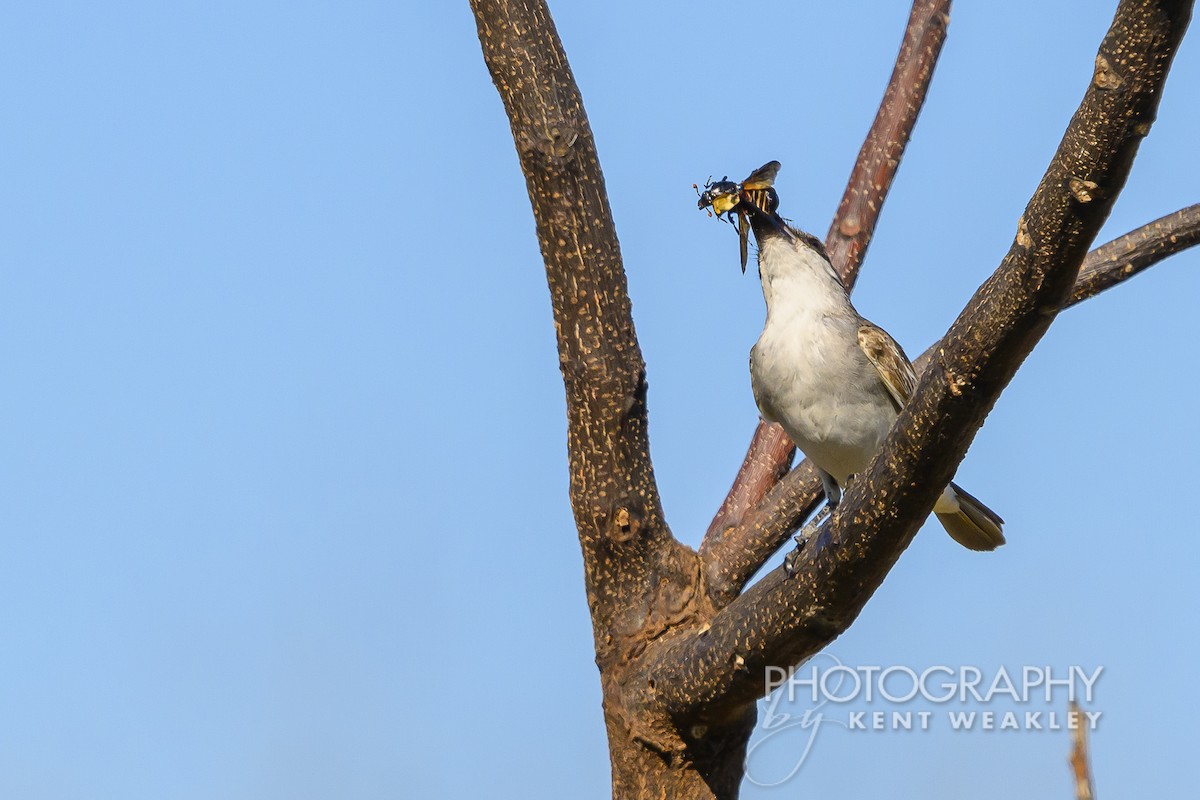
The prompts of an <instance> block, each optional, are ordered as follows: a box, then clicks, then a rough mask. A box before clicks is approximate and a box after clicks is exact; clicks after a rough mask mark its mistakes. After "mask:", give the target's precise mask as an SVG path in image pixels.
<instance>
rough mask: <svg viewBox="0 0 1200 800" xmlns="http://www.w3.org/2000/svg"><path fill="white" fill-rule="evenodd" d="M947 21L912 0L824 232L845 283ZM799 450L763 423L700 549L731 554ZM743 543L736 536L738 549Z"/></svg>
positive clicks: (929, 2) (942, 2)
mask: <svg viewBox="0 0 1200 800" xmlns="http://www.w3.org/2000/svg"><path fill="white" fill-rule="evenodd" d="M949 21H950V0H914V2H913V5H912V11H911V12H910V14H909V17H908V26H907V27H906V28H905V31H904V40H903V41H902V42H901V43H900V52H899V53H898V54H897V55H896V66H895V67H894V68H893V70H892V77H891V79H890V80H889V81H888V85H887V89H886V90H885V91H884V94H883V100H882V101H880V103H879V110H878V111H877V112H876V114H875V121H874V122H872V123H871V129H870V130H869V131H868V132H867V138H866V139H865V140H864V141H863V145H862V148H861V149H860V150H859V153H858V158H857V160H855V162H854V169H853V170H852V171H851V173H850V180H849V181H848V182H847V184H846V191H845V193H844V194H843V195H842V201H841V203H839V204H838V209H837V213H836V214H835V215H834V218H833V224H832V225H830V227H829V233H828V234H827V235H826V237H825V247H826V249H827V250H828V251H829V258H830V260H831V261H832V262H833V266H834V268H836V269H837V270H838V273H839V274H840V275H841V276H842V282H843V283H844V284H845V285H846V288H847V289H849V288H851V287H853V286H854V282H855V281H856V280H857V279H858V272H859V268H860V267H861V266H862V261H863V257H864V256H865V255H866V252H867V246H868V245H869V244H870V243H871V237H872V235H873V234H874V233H875V223H876V222H877V221H878V219H879V212H880V210H882V208H883V202H884V200H885V199H887V194H888V191H889V190H890V189H891V186H892V179H893V178H894V177H895V176H896V169H897V168H898V167H899V166H900V158H901V156H903V155H904V148H905V147H906V146H907V145H908V140H909V137H910V135H911V134H912V130H913V126H914V125H916V122H917V115H918V114H919V113H920V111H921V106H922V105H924V103H925V95H926V93H927V91H928V89H929V81H930V78H931V77H932V76H933V68H934V66H935V65H936V64H937V59H938V55H939V54H940V53H941V51H942V43H943V42H944V41H945V38H946V25H947V24H948V23H949ZM795 452H796V448H795V447H794V446H793V444H792V442H791V440H790V439H788V436H787V434H786V433H784V432H783V428H781V427H780V426H779V425H777V424H775V423H768V422H762V421H760V422H759V423H758V427H757V428H756V429H755V431H754V436H753V438H752V439H751V441H750V447H749V449H748V450H747V452H746V456H745V458H743V459H742V466H741V467H740V468H739V469H738V474H737V477H735V478H734V481H733V486H731V487H730V489H729V492H728V494H727V495H726V497H725V500H724V501H723V502H722V503H721V507H720V509H718V511H717V513H716V516H715V517H713V520H712V522H711V523H710V524H709V526H708V531H707V532H706V533H705V536H704V542H703V544H702V545H701V556H702V557H703V558H704V559H705V562H706V563H721V562H722V561H725V560H728V559H729V558H730V557H731V554H730V552H729V550H730V548H729V547H726V543H725V542H724V541H723V536H724V534H725V533H726V532H728V531H729V530H730V529H731V528H732V527H733V526H736V525H738V524H739V523H741V522H742V520H743V518H744V517H745V515H746V513H747V512H748V511H749V510H750V509H752V508H754V507H755V506H757V505H758V504H759V503H760V502H761V501H762V499H763V497H764V496H765V495H766V494H767V492H769V491H770V490H771V488H772V487H773V486H775V484H776V483H778V482H779V479H780V477H782V476H783V475H784V474H786V472H787V468H788V465H790V464H791V462H792V457H793V456H794V454H795ZM737 548H738V545H737V544H736V543H733V544H732V550H733V551H736V550H737Z"/></svg>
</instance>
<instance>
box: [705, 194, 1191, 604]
mask: <svg viewBox="0 0 1200 800" xmlns="http://www.w3.org/2000/svg"><path fill="white" fill-rule="evenodd" d="M1197 244H1200V204H1197V205H1192V206H1188V207H1187V208H1182V209H1180V210H1179V211H1176V212H1174V213H1172V214H1168V215H1167V216H1165V217H1160V218H1159V219H1156V220H1154V221H1153V222H1149V223H1146V224H1145V225H1143V226H1141V227H1140V228H1136V229H1134V230H1132V231H1130V232H1129V233H1126V234H1124V235H1122V236H1119V237H1117V238H1116V239H1113V240H1112V241H1110V242H1107V243H1106V244H1103V245H1101V246H1100V247H1097V248H1096V249H1095V250H1092V251H1091V252H1090V253H1088V254H1087V258H1085V259H1084V261H1083V266H1082V267H1080V269H1079V275H1078V277H1077V278H1076V279H1075V286H1074V287H1073V288H1072V290H1071V297H1070V299H1069V300H1068V302H1067V304H1066V305H1065V306H1063V308H1070V307H1071V306H1074V305H1077V304H1079V303H1082V302H1083V301H1084V300H1087V299H1090V298H1092V297H1095V296H1096V295H1098V294H1100V293H1101V292H1104V291H1107V290H1108V289H1111V288H1113V287H1114V286H1118V285H1120V284H1121V283H1124V282H1125V281H1127V280H1129V279H1130V278H1132V277H1133V276H1135V275H1139V274H1141V273H1142V272H1144V271H1145V270H1147V269H1149V268H1150V267H1152V266H1154V265H1155V264H1158V263H1160V262H1162V261H1165V260H1166V259H1168V258H1170V257H1171V256H1173V255H1175V254H1176V253H1180V252H1183V251H1184V250H1187V249H1188V248H1190V247H1193V246H1195V245H1197ZM941 345H942V343H941V342H938V343H936V344H933V345H930V347H929V349H927V350H926V351H925V352H924V353H922V354H921V356H920V357H919V358H917V360H916V361H914V362H913V366H914V367H915V368H916V370H917V375H918V376H920V375H922V374H924V371H925V367H926V366H927V365H928V363H929V360H930V359H931V358H932V357H933V354H934V353H935V352H937V350H938V348H939V347H941ZM822 500H824V492H823V491H822V489H821V480H820V478H819V477H818V476H817V472H816V470H815V469H814V468H813V466H812V465H811V464H810V463H809V462H808V461H801V462H800V464H799V465H797V467H796V468H795V469H793V470H792V471H791V472H789V473H788V474H787V475H786V476H784V477H783V479H782V480H780V481H779V483H778V484H776V485H775V486H774V487H772V488H771V490H770V491H769V493H767V494H766V496H765V497H764V498H763V500H762V502H760V503H759V504H758V505H757V506H755V507H754V508H753V509H752V510H751V511H750V512H749V513H748V514H746V515H745V516H744V517H743V519H742V521H741V523H740V524H739V525H737V526H736V527H734V528H731V529H729V530H728V531H726V533H725V535H724V536H723V537H722V539H721V543H722V547H721V552H720V558H719V559H717V558H715V557H714V558H712V559H711V560H710V562H709V563H708V565H707V566H708V570H709V573H708V574H709V592H710V594H711V595H712V597H713V599H714V602H715V603H716V605H717V606H718V607H720V606H723V605H725V604H726V603H728V602H729V601H730V600H732V599H733V598H734V597H736V596H737V595H738V593H739V592H741V590H742V588H743V587H744V586H745V585H746V582H747V581H749V580H750V578H751V577H753V575H754V573H755V572H757V571H758V570H759V569H760V568H761V567H762V565H763V564H764V563H766V561H767V559H769V558H770V557H771V556H772V555H773V554H774V553H775V551H777V550H778V549H779V548H780V547H782V546H783V545H784V544H786V543H787V541H788V539H789V537H790V536H791V535H792V534H793V533H795V532H796V531H797V530H799V528H800V526H801V525H802V524H803V523H804V520H806V519H807V518H808V517H809V515H811V514H812V512H813V511H815V510H816V509H817V507H818V506H819V505H820V504H821V502H822ZM713 552H714V553H715V552H716V551H715V550H714V551H713Z"/></svg>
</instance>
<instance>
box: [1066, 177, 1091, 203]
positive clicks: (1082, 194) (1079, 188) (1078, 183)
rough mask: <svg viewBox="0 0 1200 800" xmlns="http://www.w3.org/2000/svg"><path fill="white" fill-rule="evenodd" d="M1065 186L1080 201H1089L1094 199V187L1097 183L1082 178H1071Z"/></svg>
mask: <svg viewBox="0 0 1200 800" xmlns="http://www.w3.org/2000/svg"><path fill="white" fill-rule="evenodd" d="M1067 186H1068V188H1070V190H1071V194H1072V195H1074V197H1075V199H1076V200H1078V201H1079V202H1081V203H1090V202H1092V201H1093V200H1095V199H1096V188H1097V187H1098V186H1099V184H1097V183H1096V182H1095V181H1085V180H1084V179H1083V178H1071V180H1070V181H1068V182H1067Z"/></svg>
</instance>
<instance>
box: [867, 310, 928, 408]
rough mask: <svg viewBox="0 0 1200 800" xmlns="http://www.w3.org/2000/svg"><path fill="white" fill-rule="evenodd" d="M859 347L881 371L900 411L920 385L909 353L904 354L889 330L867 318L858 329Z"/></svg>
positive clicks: (880, 375) (880, 374)
mask: <svg viewBox="0 0 1200 800" xmlns="http://www.w3.org/2000/svg"><path fill="white" fill-rule="evenodd" d="M858 346H859V347H860V348H862V351H863V353H864V354H865V355H866V357H867V360H868V361H870V362H871V364H872V365H873V366H874V367H875V369H876V370H878V371H879V377H880V379H882V380H883V385H884V386H886V387H887V390H888V394H890V395H891V396H892V403H893V404H894V405H895V406H896V410H897V411H899V410H900V409H901V408H903V407H904V404H905V403H907V402H908V398H910V397H912V393H913V391H915V390H916V388H917V373H916V372H914V371H913V367H912V363H911V362H910V361H909V360H908V356H906V355H904V350H903V349H901V347H900V345H898V344H896V340H895V339H893V338H892V337H891V336H888V333H887V331H885V330H884V329H883V328H880V327H879V326H877V325H872V324H871V323H870V322H867V321H866V320H863V324H862V326H861V327H860V328H859V329H858Z"/></svg>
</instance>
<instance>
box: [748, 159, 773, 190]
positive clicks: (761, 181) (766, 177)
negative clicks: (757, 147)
mask: <svg viewBox="0 0 1200 800" xmlns="http://www.w3.org/2000/svg"><path fill="white" fill-rule="evenodd" d="M781 166H783V165H782V164H780V163H779V162H778V161H768V162H767V163H766V164H763V165H762V166H761V167H759V168H758V169H756V170H754V172H751V173H750V177H748V178H746V180H744V181H742V188H743V189H769V188H770V187H771V185H772V184H774V183H775V176H776V175H778V174H779V168H780V167H781Z"/></svg>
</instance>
